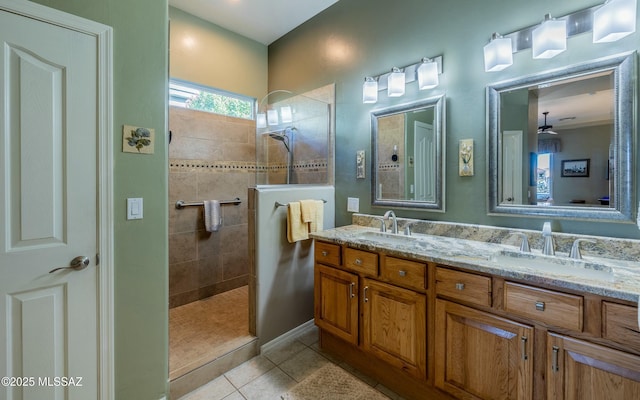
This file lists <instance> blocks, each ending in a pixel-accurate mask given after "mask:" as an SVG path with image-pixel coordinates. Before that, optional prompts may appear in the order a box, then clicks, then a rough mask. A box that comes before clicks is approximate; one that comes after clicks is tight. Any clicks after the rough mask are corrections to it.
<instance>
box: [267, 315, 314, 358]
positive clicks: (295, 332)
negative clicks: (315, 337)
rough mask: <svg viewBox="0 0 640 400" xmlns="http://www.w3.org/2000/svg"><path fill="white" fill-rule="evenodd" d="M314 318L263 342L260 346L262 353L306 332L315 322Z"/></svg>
mask: <svg viewBox="0 0 640 400" xmlns="http://www.w3.org/2000/svg"><path fill="white" fill-rule="evenodd" d="M314 323H315V322H314V320H313V319H311V320H309V321H307V322H305V323H304V324H302V325H298V326H297V327H295V328H293V329H291V330H290V331H288V332H285V333H283V334H282V335H280V336H278V337H277V338H275V339H273V340H271V341H269V342H267V343H265V344H263V345H262V346H260V354H262V353H264V352H266V351H269V350H271V349H272V348H274V347H275V346H277V345H278V344H280V343H282V342H284V341H287V340H289V339H291V338H293V337H296V336H298V335H299V334H300V333H302V332H304V331H305V330H306V329H307V328H309V327H310V326H313V324H314Z"/></svg>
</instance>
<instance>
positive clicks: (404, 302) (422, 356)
mask: <svg viewBox="0 0 640 400" xmlns="http://www.w3.org/2000/svg"><path fill="white" fill-rule="evenodd" d="M362 286H363V289H362V296H363V298H362V308H363V310H362V315H363V333H362V337H363V339H362V346H363V348H364V349H365V350H366V351H369V352H371V353H373V354H375V355H376V356H377V357H379V358H381V359H383V360H385V361H386V362H388V363H390V364H392V365H395V366H397V367H399V368H402V369H403V370H404V371H406V372H408V373H410V374H411V375H413V376H415V377H417V378H420V379H426V373H427V359H426V357H427V348H426V345H427V334H426V329H427V317H426V315H427V312H426V309H427V300H426V296H425V295H424V294H420V293H416V292H413V291H411V290H406V289H402V288H399V287H396V286H392V285H387V284H385V283H381V282H378V281H374V280H371V279H363V284H362Z"/></svg>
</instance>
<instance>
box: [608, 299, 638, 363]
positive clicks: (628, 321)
mask: <svg viewBox="0 0 640 400" xmlns="http://www.w3.org/2000/svg"><path fill="white" fill-rule="evenodd" d="M602 337H603V338H605V339H609V340H611V341H613V342H616V343H620V344H622V345H625V346H628V347H629V348H631V349H633V350H635V351H640V329H639V328H638V308H637V307H632V306H625V305H622V304H616V303H610V302H608V301H603V302H602Z"/></svg>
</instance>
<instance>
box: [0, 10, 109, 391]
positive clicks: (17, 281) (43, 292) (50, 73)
mask: <svg viewBox="0 0 640 400" xmlns="http://www.w3.org/2000/svg"><path fill="white" fill-rule="evenodd" d="M5 5H6V6H7V7H9V6H12V5H14V4H9V3H6V4H5V3H4V2H0V6H2V7H0V44H1V45H2V47H3V48H2V51H0V94H1V95H0V115H1V116H2V117H1V118H0V121H1V125H0V154H1V156H0V276H1V277H2V279H0V377H8V379H9V380H6V378H5V381H3V382H2V385H1V386H0V398H2V399H13V400H18V399H42V400H45V399H46V400H51V399H78V400H80V399H98V398H101V397H102V396H101V389H100V384H101V383H103V382H102V380H103V376H102V375H101V374H105V373H106V372H105V371H100V362H101V356H100V344H101V341H102V340H103V339H104V337H103V334H102V333H103V331H101V329H104V326H101V319H100V314H101V312H102V310H103V309H104V305H103V304H102V303H101V297H100V296H101V293H100V287H101V285H102V284H103V282H101V281H100V279H99V278H100V273H99V269H98V267H97V253H98V251H99V242H100V241H99V234H100V233H101V232H103V231H104V230H102V231H101V229H100V228H101V227H100V213H99V209H98V205H99V204H101V201H100V199H99V197H100V194H99V181H100V179H98V177H99V175H98V172H99V169H98V166H99V164H98V154H100V152H99V146H98V143H99V140H98V133H99V129H100V128H99V127H100V126H102V125H103V123H102V122H101V121H100V117H104V116H103V115H102V112H101V111H99V110H101V109H102V107H103V106H104V105H101V104H99V100H100V97H99V93H98V91H99V88H100V87H101V85H102V82H101V79H100V74H99V73H98V71H99V68H98V61H99V58H100V57H99V49H98V41H97V40H96V37H95V35H92V34H87V33H83V32H80V31H78V30H75V29H69V28H67V27H64V24H62V25H63V26H61V25H58V24H55V23H48V22H43V21H40V20H37V19H34V18H31V17H28V16H24V15H18V14H16V13H13V12H7V11H5V10H4V9H3V8H4V6H5ZM29 7H32V6H29V5H27V8H29ZM36 10H40V9H36ZM53 15H54V16H56V17H61V15H62V13H57V12H54V14H53ZM64 18H67V17H66V16H65V17H64ZM65 22H68V19H67V20H66V21H65ZM78 257H80V258H78ZM73 263H75V264H74V265H76V267H77V269H78V270H72V269H68V268H67V269H60V270H57V271H53V272H51V271H52V270H54V269H56V268H64V267H69V266H70V265H71V264H73ZM108 350H109V351H110V350H111V349H108ZM103 365H104V364H103ZM102 393H104V391H103V392H102Z"/></svg>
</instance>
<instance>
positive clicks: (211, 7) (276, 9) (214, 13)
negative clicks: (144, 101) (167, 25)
mask: <svg viewBox="0 0 640 400" xmlns="http://www.w3.org/2000/svg"><path fill="white" fill-rule="evenodd" d="M337 1H338V0H169V5H170V6H172V7H175V8H179V9H180V10H182V11H185V12H188V13H189V14H193V15H195V16H197V17H199V18H202V19H204V20H207V21H209V22H212V23H214V24H216V25H218V26H221V27H223V28H225V29H228V30H230V31H232V32H235V33H238V34H240V35H242V36H245V37H248V38H250V39H253V40H255V41H257V42H260V43H263V44H265V45H269V44H271V43H272V42H274V41H276V40H277V39H278V38H280V37H281V36H284V35H285V34H286V33H287V32H290V31H292V30H293V29H295V28H296V27H297V26H299V25H301V24H302V23H303V22H305V21H307V20H308V19H310V18H311V17H313V16H314V15H316V14H318V13H320V12H321V11H323V10H324V9H326V8H328V7H329V6H331V5H332V4H334V3H336V2H337Z"/></svg>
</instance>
